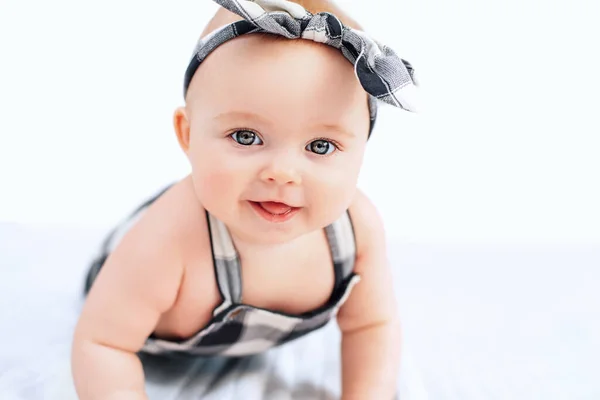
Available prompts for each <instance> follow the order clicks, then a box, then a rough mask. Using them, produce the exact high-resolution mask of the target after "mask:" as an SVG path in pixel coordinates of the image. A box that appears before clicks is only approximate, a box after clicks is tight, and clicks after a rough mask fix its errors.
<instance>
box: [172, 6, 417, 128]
mask: <svg viewBox="0 0 600 400" xmlns="http://www.w3.org/2000/svg"><path fill="white" fill-rule="evenodd" d="M214 1H215V2H216V3H218V4H219V5H220V6H222V7H223V8H225V9H227V10H229V11H231V12H233V13H235V14H237V15H239V16H241V17H242V18H244V19H243V20H241V21H236V22H234V23H232V24H229V25H226V26H224V27H222V28H219V29H217V30H215V31H213V32H211V33H210V34H208V35H207V36H205V37H203V38H201V39H200V40H199V41H198V44H197V45H196V48H195V50H194V54H193V56H192V59H191V60H190V63H189V65H188V67H187V70H186V72H185V79H184V91H183V94H184V97H185V96H186V95H187V91H188V87H189V85H190V82H191V81H192V78H193V76H194V73H195V72H196V70H197V69H198V67H199V66H200V64H201V63H202V61H204V60H205V59H206V57H208V55H209V54H210V53H211V52H212V51H213V50H215V49H216V48H217V47H219V46H220V45H221V44H223V43H225V42H227V41H229V40H231V39H235V38H236V37H238V36H241V35H245V34H248V33H270V34H274V35H279V36H283V37H286V38H288V39H306V40H312V41H315V42H318V43H324V44H326V45H328V46H331V47H334V48H336V49H338V50H340V51H341V53H342V54H343V55H344V57H345V58H346V59H347V60H348V61H350V62H351V63H352V64H353V65H354V72H355V74H356V77H357V78H358V80H359V82H360V84H361V85H362V87H363V89H364V90H365V91H366V92H367V93H368V94H369V110H370V120H371V121H370V122H371V124H370V128H369V135H370V134H371V132H372V130H373V126H374V124H375V120H376V117H377V101H378V100H379V101H382V102H384V103H387V104H391V105H392V106H395V107H399V108H401V109H404V110H407V111H411V112H415V111H417V106H418V103H417V96H416V95H417V93H416V91H417V90H416V86H417V82H416V80H415V77H414V70H413V67H412V66H411V64H410V63H409V62H408V61H406V60H403V59H401V58H399V57H398V56H397V55H396V53H394V51H393V50H391V49H390V48H389V47H387V46H385V45H382V44H380V43H378V42H377V41H376V40H374V39H372V38H371V37H370V36H369V35H367V34H366V33H364V32H362V31H359V30H356V29H353V28H350V27H348V26H345V25H344V24H342V22H341V21H340V20H339V19H338V18H337V17H336V16H335V15H333V14H331V13H327V12H321V13H317V14H312V13H310V12H308V11H307V10H305V9H304V8H303V7H302V6H301V5H299V4H297V3H293V2H291V1H286V0H214Z"/></svg>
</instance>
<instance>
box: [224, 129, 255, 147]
mask: <svg viewBox="0 0 600 400" xmlns="http://www.w3.org/2000/svg"><path fill="white" fill-rule="evenodd" d="M229 136H231V138H232V139H233V140H235V141H236V142H237V143H239V144H241V145H243V146H251V145H253V144H263V142H262V140H260V138H259V137H258V135H257V134H256V133H254V132H252V131H244V130H242V131H235V132H233V133H232V134H231V135H229Z"/></svg>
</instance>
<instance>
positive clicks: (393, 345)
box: [338, 193, 400, 400]
mask: <svg viewBox="0 0 600 400" xmlns="http://www.w3.org/2000/svg"><path fill="white" fill-rule="evenodd" d="M350 216H351V218H352V222H353V226H354V229H355V235H356V243H357V259H356V266H355V271H356V272H357V273H358V274H359V275H360V276H361V278H362V279H361V281H360V282H359V283H358V284H357V285H356V286H355V288H354V289H353V291H352V294H351V295H350V297H349V298H348V300H347V301H346V303H345V304H344V306H342V308H341V309H340V312H339V314H338V324H339V326H340V329H341V331H342V399H343V400H350V399H360V400H365V399H377V400H380V399H381V400H386V399H393V398H394V395H395V391H396V387H397V385H396V383H397V377H398V372H399V365H400V323H399V317H398V312H397V304H396V300H395V298H394V292H393V285H392V275H391V270H390V267H389V263H388V260H387V253H386V245H385V244H386V243H385V240H386V239H385V234H384V230H383V223H382V221H381V218H380V217H379V215H378V214H377V212H376V210H375V208H374V206H373V205H372V204H371V203H370V202H369V200H368V199H367V198H366V197H365V196H364V195H363V194H362V193H359V194H358V195H357V198H356V199H355V201H354V203H353V205H352V206H351V207H350Z"/></svg>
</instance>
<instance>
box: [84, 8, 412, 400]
mask: <svg viewBox="0 0 600 400" xmlns="http://www.w3.org/2000/svg"><path fill="white" fill-rule="evenodd" d="M217 2H218V3H219V4H220V5H221V6H222V8H220V9H219V11H218V12H217V13H216V15H215V16H214V17H213V19H212V20H211V21H210V22H209V24H208V26H207V27H206V29H205V31H204V33H203V34H202V38H201V40H200V41H199V44H198V46H197V48H196V51H195V53H194V57H193V58H192V60H191V62H190V65H189V67H188V69H187V72H186V76H185V85H184V88H185V106H184V107H181V108H178V109H177V110H176V111H175V114H174V119H173V123H174V130H175V133H176V135H177V140H178V142H179V145H180V146H181V149H182V150H183V152H184V153H185V155H186V156H187V158H188V160H189V163H190V165H191V173H190V174H189V176H187V177H185V178H184V179H182V180H181V181H179V182H177V183H175V184H173V185H172V186H170V187H168V188H167V189H165V190H163V191H162V192H161V193H159V194H158V195H156V196H155V197H153V198H152V199H150V200H149V201H148V202H146V203H145V204H143V205H142V206H140V208H139V209H138V210H137V211H136V212H135V213H134V214H133V215H132V217H131V218H130V219H129V220H128V221H126V222H125V223H124V224H122V225H121V226H119V227H118V228H117V229H116V230H115V231H114V232H113V233H112V235H111V236H110V237H109V238H108V239H107V240H106V242H105V245H104V248H103V252H102V254H101V255H100V256H99V257H98V259H97V260H96V262H95V263H94V264H93V265H92V268H91V269H90V272H89V275H88V281H87V285H86V291H88V292H87V298H86V302H85V305H84V307H83V310H82V313H81V316H80V319H79V321H78V324H77V327H76V330H75V334H74V340H73V348H72V369H73V375H74V382H75V386H76V389H77V393H78V395H79V397H80V398H81V399H146V398H147V397H146V394H145V389H144V373H143V369H142V365H141V362H140V359H139V358H138V357H137V353H138V352H147V353H153V354H171V353H186V354H191V355H197V356H211V355H220V356H235V357H239V356H245V355H251V354H256V353H259V352H263V351H266V350H268V349H269V348H272V347H274V346H278V345H282V344H284V343H287V342H290V341H292V340H294V339H296V338H299V337H302V336H304V335H306V334H308V333H310V332H313V331H315V330H316V329H319V328H321V327H323V326H324V325H325V324H327V323H328V322H329V321H330V320H331V319H334V318H335V319H336V320H337V323H338V326H339V328H340V331H341V332H342V346H341V352H342V382H341V385H342V398H343V399H346V400H349V399H361V400H363V399H391V398H393V397H394V394H395V390H396V378H397V374H398V368H399V359H400V328H399V318H398V314H397V305H396V300H395V298H394V293H393V289H392V278H391V272H390V266H389V264H388V261H387V259H386V247H385V242H386V239H385V236H384V230H383V224H382V221H381V219H380V217H379V215H378V214H377V212H376V210H375V208H374V206H373V205H372V203H371V202H370V201H369V200H368V199H367V198H366V196H365V195H364V194H363V193H361V192H360V191H358V190H357V187H356V184H357V177H358V174H359V170H360V167H361V164H362V161H363V155H364V152H365V147H366V144H367V139H368V137H369V135H370V133H371V129H372V127H373V123H374V120H375V115H376V99H379V100H383V101H385V102H387V103H390V104H393V105H395V106H398V107H400V108H404V109H407V110H409V111H410V110H412V109H413V108H414V105H413V104H412V103H411V102H412V98H411V94H412V90H413V89H414V81H413V71H412V67H411V66H410V64H409V63H408V62H406V61H404V60H401V59H399V58H398V57H397V56H396V55H395V54H394V53H393V51H391V50H390V49H389V48H387V47H385V46H382V45H379V44H378V42H376V41H374V40H373V39H370V38H369V37H368V36H367V34H365V33H364V32H362V31H360V27H359V26H358V25H357V24H356V23H355V22H354V21H353V20H351V19H350V18H348V17H346V16H345V15H344V13H343V12H341V10H339V8H337V7H335V6H334V5H333V4H331V3H330V2H329V1H328V0H302V1H300V0H297V1H296V2H294V3H292V2H287V1H284V0H269V1H267V0H255V1H245V0H218V1H217ZM291 39H300V40H291ZM357 78H358V79H357Z"/></svg>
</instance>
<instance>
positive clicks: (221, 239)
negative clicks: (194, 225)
mask: <svg viewBox="0 0 600 400" xmlns="http://www.w3.org/2000/svg"><path fill="white" fill-rule="evenodd" d="M206 222H207V226H208V232H209V236H210V246H211V251H212V256H213V266H214V268H215V276H216V279H217V285H218V286H219V291H220V292H221V296H222V297H223V304H221V305H220V306H219V307H217V310H215V314H216V313H217V311H220V310H222V309H225V308H227V307H229V306H230V305H232V304H239V303H240V302H241V301H242V275H241V270H240V258H239V255H238V253H237V251H236V249H235V247H234V245H233V241H232V240H231V236H230V235H229V231H228V229H227V227H226V226H225V224H224V223H223V222H221V221H220V220H218V219H217V218H215V217H214V216H212V215H211V214H209V213H208V211H206Z"/></svg>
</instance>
